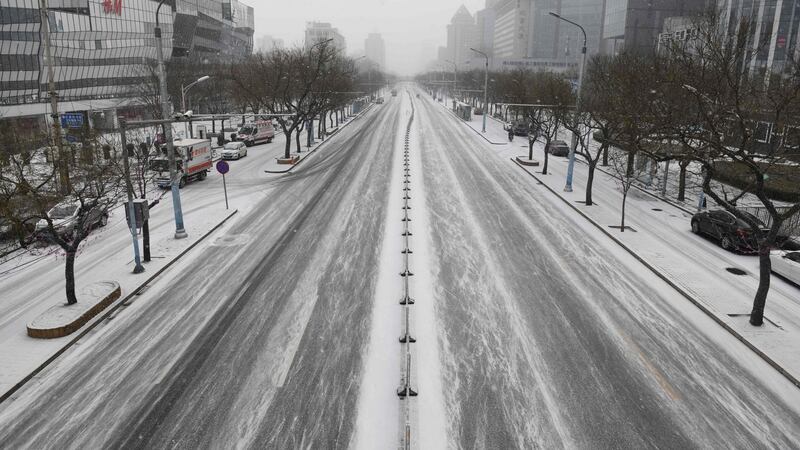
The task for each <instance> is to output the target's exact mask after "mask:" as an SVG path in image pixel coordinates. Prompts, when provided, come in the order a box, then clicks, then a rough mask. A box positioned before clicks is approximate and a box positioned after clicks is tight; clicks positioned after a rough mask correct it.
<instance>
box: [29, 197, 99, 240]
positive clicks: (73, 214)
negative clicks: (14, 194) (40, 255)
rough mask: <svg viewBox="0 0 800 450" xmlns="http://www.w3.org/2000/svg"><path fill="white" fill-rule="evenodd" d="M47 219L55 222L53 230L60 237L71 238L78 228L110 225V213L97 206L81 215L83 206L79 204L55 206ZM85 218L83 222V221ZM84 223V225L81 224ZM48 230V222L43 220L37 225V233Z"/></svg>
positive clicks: (68, 203)
mask: <svg viewBox="0 0 800 450" xmlns="http://www.w3.org/2000/svg"><path fill="white" fill-rule="evenodd" d="M47 217H48V218H49V219H50V221H51V222H53V229H54V231H55V232H56V233H57V234H58V235H59V236H66V237H70V236H73V235H74V234H75V232H76V231H77V230H78V226H83V228H84V229H85V230H88V229H90V228H94V227H97V226H100V227H104V226H106V224H108V211H106V210H105V208H103V207H102V206H100V205H97V206H95V207H93V208H91V209H89V211H88V212H87V213H86V215H85V216H82V214H81V205H80V203H78V202H64V203H59V204H57V205H56V206H54V207H53V208H52V209H50V211H48V212H47ZM81 217H83V220H81ZM81 222H82V223H81ZM47 230H48V225H47V220H45V219H41V220H39V222H37V223H36V232H37V233H42V232H46V231H47Z"/></svg>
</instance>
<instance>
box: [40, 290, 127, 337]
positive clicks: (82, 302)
mask: <svg viewBox="0 0 800 450" xmlns="http://www.w3.org/2000/svg"><path fill="white" fill-rule="evenodd" d="M120 294H121V290H120V287H119V283H117V282H116V281H99V282H97V283H92V284H90V285H88V286H85V287H84V288H83V289H81V290H80V291H79V292H78V293H77V296H78V303H76V304H74V305H67V304H58V305H54V306H52V307H50V308H49V309H47V310H46V311H45V312H43V313H42V314H41V315H40V316H39V317H37V318H35V319H34V320H32V321H31V322H30V323H28V336H30V337H32V338H39V339H54V338H60V337H64V336H67V335H69V334H72V333H74V332H75V331H77V330H78V329H80V328H81V327H82V326H84V325H85V324H86V322H88V321H90V320H92V319H93V318H94V317H95V316H97V315H98V314H100V313H101V312H102V311H103V310H104V309H106V308H107V307H108V306H109V305H110V304H112V303H114V301H115V300H117V299H118V298H119V297H120Z"/></svg>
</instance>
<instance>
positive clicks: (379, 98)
mask: <svg viewBox="0 0 800 450" xmlns="http://www.w3.org/2000/svg"><path fill="white" fill-rule="evenodd" d="M375 103H377V104H379V105H380V104H381V103H383V96H381V97H378V98H376V99H375Z"/></svg>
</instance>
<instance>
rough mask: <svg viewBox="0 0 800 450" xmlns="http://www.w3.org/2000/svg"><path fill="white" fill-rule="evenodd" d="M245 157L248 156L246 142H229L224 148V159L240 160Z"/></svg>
mask: <svg viewBox="0 0 800 450" xmlns="http://www.w3.org/2000/svg"><path fill="white" fill-rule="evenodd" d="M244 156H247V145H245V143H244V142H241V141H235V142H228V143H227V144H225V147H223V148H222V159H239V158H241V157H244Z"/></svg>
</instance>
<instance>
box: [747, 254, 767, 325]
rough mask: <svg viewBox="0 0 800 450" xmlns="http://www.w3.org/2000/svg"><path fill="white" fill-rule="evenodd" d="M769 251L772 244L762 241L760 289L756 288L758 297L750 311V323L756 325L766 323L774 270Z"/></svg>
mask: <svg viewBox="0 0 800 450" xmlns="http://www.w3.org/2000/svg"><path fill="white" fill-rule="evenodd" d="M769 252H770V245H769V244H768V243H767V242H762V243H761V245H759V247H758V264H759V277H758V290H756V297H755V298H754V299H753V311H752V312H750V325H753V326H756V327H760V326H761V325H763V324H764V307H765V306H766V304H767V294H768V293H769V285H770V282H771V279H770V278H771V275H770V272H771V270H772V262H771V261H770V259H769Z"/></svg>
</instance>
